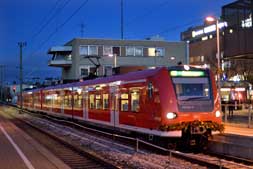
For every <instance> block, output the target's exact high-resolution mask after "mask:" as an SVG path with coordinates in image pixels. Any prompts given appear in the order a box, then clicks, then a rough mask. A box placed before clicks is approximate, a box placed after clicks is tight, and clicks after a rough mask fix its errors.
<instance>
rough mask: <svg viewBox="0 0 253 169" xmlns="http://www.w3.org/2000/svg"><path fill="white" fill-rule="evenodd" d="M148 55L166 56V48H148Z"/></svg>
mask: <svg viewBox="0 0 253 169" xmlns="http://www.w3.org/2000/svg"><path fill="white" fill-rule="evenodd" d="M148 56H165V49H164V48H161V47H158V48H148Z"/></svg>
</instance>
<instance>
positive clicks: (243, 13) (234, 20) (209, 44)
mask: <svg viewBox="0 0 253 169" xmlns="http://www.w3.org/2000/svg"><path fill="white" fill-rule="evenodd" d="M221 11H222V15H221V17H220V18H219V20H218V22H219V24H218V27H219V32H220V34H219V40H220V51H221V56H220V59H221V60H220V62H221V69H222V70H220V71H219V72H218V71H217V70H218V69H217V68H218V67H217V63H218V62H217V57H216V56H217V39H216V37H217V35H216V21H214V22H213V23H210V22H206V21H205V22H204V24H203V25H198V26H194V27H190V28H188V29H187V30H186V31H184V32H182V33H181V40H182V41H186V42H188V43H189V61H190V64H192V65H206V66H208V67H210V68H211V70H212V71H213V72H214V73H215V74H218V73H221V78H222V80H223V81H229V82H230V83H229V84H230V85H229V86H230V87H231V89H229V90H231V91H232V90H233V88H235V87H236V86H238V85H239V86H240V87H242V88H245V89H246V90H247V89H249V88H251V87H250V86H249V85H247V84H248V83H244V82H245V81H248V82H250V83H251V84H252V83H253V69H252V67H253V45H252V44H253V27H252V13H253V0H237V1H235V2H233V3H230V4H227V5H224V6H223V7H222V9H221ZM231 81H232V82H233V81H234V83H231ZM223 84H224V86H222V87H224V88H225V89H224V90H228V89H227V86H226V85H225V84H227V83H226V82H222V83H221V85H223Z"/></svg>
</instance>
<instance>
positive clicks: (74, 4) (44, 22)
mask: <svg viewBox="0 0 253 169" xmlns="http://www.w3.org/2000/svg"><path fill="white" fill-rule="evenodd" d="M231 2H233V0H124V37H125V39H144V38H147V37H150V36H154V35H158V34H159V35H160V36H162V37H164V38H165V39H166V40H167V41H179V40H180V32H182V31H184V30H186V29H187V28H188V27H190V26H194V25H198V24H202V23H203V18H205V16H207V15H215V16H220V13H221V7H222V6H223V5H225V4H228V3H231ZM80 7H81V8H80ZM79 8H80V9H79ZM78 9H79V10H78ZM75 12H76V13H75ZM68 18H69V19H68ZM0 21H1V24H0V37H1V38H0V46H1V47H0V64H4V65H6V70H5V79H6V80H7V81H13V80H16V81H18V80H17V79H18V76H19V74H18V66H19V48H18V45H17V43H18V42H19V41H26V42H27V46H26V47H25V48H24V56H23V58H24V59H23V62H24V76H25V78H26V79H29V78H32V77H41V78H45V77H52V76H53V77H60V69H57V68H50V67H48V66H47V61H48V60H49V59H50V56H49V55H47V50H48V49H49V48H50V47H51V46H55V45H62V44H64V43H66V42H67V41H69V40H71V39H73V38H75V37H81V26H80V25H81V24H82V23H83V24H84V32H83V37H87V38H110V39H120V0H1V1H0Z"/></svg>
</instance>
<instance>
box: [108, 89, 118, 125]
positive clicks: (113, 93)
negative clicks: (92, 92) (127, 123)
mask: <svg viewBox="0 0 253 169" xmlns="http://www.w3.org/2000/svg"><path fill="white" fill-rule="evenodd" d="M110 97H111V106H110V117H111V124H113V126H118V125H119V103H118V100H119V93H118V86H111V87H110Z"/></svg>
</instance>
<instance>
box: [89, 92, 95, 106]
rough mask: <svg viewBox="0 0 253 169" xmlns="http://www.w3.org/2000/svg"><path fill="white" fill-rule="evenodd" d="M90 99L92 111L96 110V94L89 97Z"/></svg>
mask: <svg viewBox="0 0 253 169" xmlns="http://www.w3.org/2000/svg"><path fill="white" fill-rule="evenodd" d="M89 99H90V109H94V108H95V103H94V99H95V96H94V94H91V95H90V96H89Z"/></svg>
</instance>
